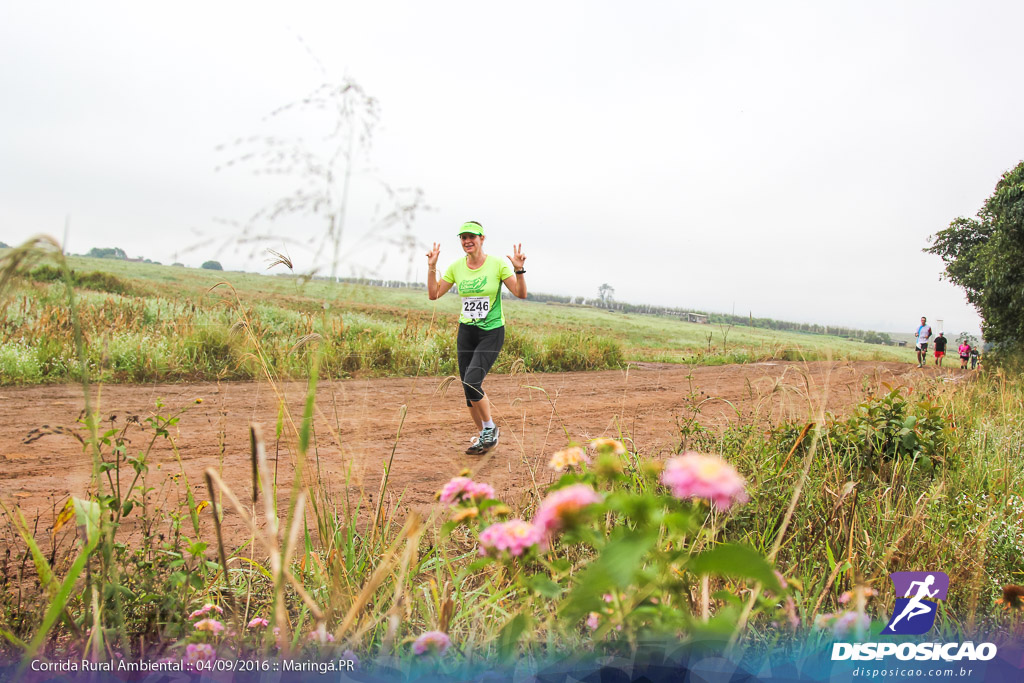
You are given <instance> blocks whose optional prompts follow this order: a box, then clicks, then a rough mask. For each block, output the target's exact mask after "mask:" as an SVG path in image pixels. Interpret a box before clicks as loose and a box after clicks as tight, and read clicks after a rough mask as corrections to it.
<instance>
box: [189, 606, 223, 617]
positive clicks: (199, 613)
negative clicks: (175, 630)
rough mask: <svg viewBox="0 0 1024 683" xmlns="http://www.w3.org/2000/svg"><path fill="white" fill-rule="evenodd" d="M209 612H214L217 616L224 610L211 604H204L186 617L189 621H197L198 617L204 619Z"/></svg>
mask: <svg viewBox="0 0 1024 683" xmlns="http://www.w3.org/2000/svg"><path fill="white" fill-rule="evenodd" d="M210 612H216V613H217V614H224V610H223V609H221V608H220V607H218V606H217V605H214V604H213V603H209V602H208V603H206V604H205V605H203V606H202V607H201V608H200V609H197V610H196V611H195V612H193V613H192V614H190V615H188V618H189V619H198V618H199V617H205V616H206V615H207V614H209V613H210Z"/></svg>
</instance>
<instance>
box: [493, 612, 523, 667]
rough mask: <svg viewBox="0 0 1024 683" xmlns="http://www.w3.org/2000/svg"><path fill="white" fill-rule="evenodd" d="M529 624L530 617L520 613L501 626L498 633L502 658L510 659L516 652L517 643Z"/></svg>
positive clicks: (499, 650)
mask: <svg viewBox="0 0 1024 683" xmlns="http://www.w3.org/2000/svg"><path fill="white" fill-rule="evenodd" d="M529 625H530V617H528V616H527V615H525V614H522V613H520V614H517V615H516V616H514V617H512V619H511V620H510V621H509V622H508V623H506V624H505V625H504V626H502V627H501V631H500V632H499V633H498V652H499V653H500V656H501V658H502V659H509V658H510V657H512V656H513V655H514V654H515V653H516V643H518V642H519V638H521V637H522V635H523V631H525V630H526V628H527V627H528V626H529Z"/></svg>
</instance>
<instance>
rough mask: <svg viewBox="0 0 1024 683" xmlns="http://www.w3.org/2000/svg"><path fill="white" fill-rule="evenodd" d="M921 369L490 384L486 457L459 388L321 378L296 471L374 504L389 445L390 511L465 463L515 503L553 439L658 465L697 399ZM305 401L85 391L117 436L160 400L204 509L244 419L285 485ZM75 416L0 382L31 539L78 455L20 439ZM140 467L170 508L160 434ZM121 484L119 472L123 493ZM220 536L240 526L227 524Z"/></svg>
mask: <svg viewBox="0 0 1024 683" xmlns="http://www.w3.org/2000/svg"><path fill="white" fill-rule="evenodd" d="M922 372H928V371H922V370H918V369H917V368H916V367H914V366H913V365H910V364H900V363H881V362H856V363H848V362H836V363H830V362H820V363H784V362H778V363H758V364H752V365H730V366H722V367H698V368H690V367H687V366H679V365H660V364H640V365H634V366H631V367H630V368H629V370H628V371H607V372H592V373H557V374H544V375H517V376H492V377H489V378H488V379H487V382H486V385H485V388H486V390H487V392H488V394H489V396H490V397H491V400H492V402H493V405H494V415H495V418H496V421H497V422H498V424H499V426H500V427H501V443H500V445H499V446H498V447H497V448H496V449H495V450H494V451H492V452H491V453H490V454H488V455H487V456H485V457H479V456H467V455H465V454H464V450H465V448H466V447H467V445H468V443H469V439H470V437H471V436H472V435H473V430H472V423H471V422H470V420H469V417H468V412H467V410H466V408H465V403H464V401H463V399H462V392H461V389H460V387H459V385H458V384H457V383H456V384H453V385H451V386H450V387H449V389H448V391H447V395H442V394H441V393H440V392H438V389H439V387H440V386H441V385H442V384H443V380H442V378H437V377H424V378H415V379H367V380H359V379H355V380H345V381H322V382H321V383H320V385H319V387H318V390H317V403H316V408H317V418H316V421H315V431H316V435H315V451H314V453H313V456H314V457H313V459H312V460H311V464H310V468H311V469H318V470H319V473H320V475H321V477H322V478H323V479H324V480H325V481H327V482H328V485H329V486H330V488H331V489H332V490H333V491H335V492H341V491H343V490H344V486H345V481H346V470H347V469H348V468H349V466H351V484H350V488H349V489H348V490H349V493H350V494H357V493H359V492H360V490H362V491H363V492H365V493H366V494H367V495H369V494H371V493H372V494H376V491H377V489H378V487H379V485H380V479H381V473H382V469H383V467H382V466H383V463H385V462H387V460H388V459H389V458H390V457H391V454H392V450H393V451H394V464H393V468H392V471H391V475H390V484H389V491H390V493H391V495H392V496H394V497H395V498H394V499H395V500H397V499H398V497H399V496H401V501H402V505H401V507H402V508H411V509H416V510H419V511H421V512H428V511H429V510H430V509H431V508H432V506H433V505H434V493H435V492H436V491H438V490H439V488H440V487H441V486H442V485H443V484H444V483H445V482H446V481H447V480H448V479H449V478H450V477H452V476H455V475H456V474H457V473H458V472H459V470H460V469H462V468H463V467H470V468H472V469H473V471H474V476H475V477H477V478H478V479H480V480H482V481H487V482H489V483H491V484H492V485H493V486H494V487H495V489H496V491H497V492H498V494H499V495H500V496H502V497H504V498H505V500H508V501H511V502H521V501H522V496H523V494H524V493H527V492H529V491H530V490H531V489H532V478H533V477H535V478H536V480H537V482H538V484H540V485H544V484H546V483H548V482H549V481H551V478H552V475H551V473H550V472H549V471H548V470H547V468H546V462H547V458H548V457H549V456H550V454H551V453H552V452H554V451H555V450H558V449H559V448H562V447H564V446H565V445H566V443H567V437H566V434H568V437H569V438H571V439H574V440H577V441H583V440H585V439H588V438H592V437H598V436H613V437H618V436H619V434H620V430H621V434H623V435H626V436H628V437H629V438H631V439H632V441H633V443H634V444H635V445H636V447H637V448H639V449H640V451H641V452H642V453H644V454H646V455H650V456H655V457H657V456H663V455H665V454H668V453H672V452H674V451H675V450H676V448H677V447H678V444H679V433H678V429H677V418H679V417H680V416H689V415H691V414H692V413H691V412H690V411H692V409H693V407H694V406H696V405H698V404H702V405H701V408H700V415H699V422H700V423H702V424H704V425H705V426H708V427H711V428H720V427H722V426H724V425H726V424H727V423H728V422H729V421H734V420H737V419H743V420H750V419H758V420H767V419H772V420H776V421H777V420H780V419H791V420H804V419H806V418H807V417H808V416H809V415H811V414H812V413H814V411H816V410H817V409H818V407H819V406H822V405H824V407H825V409H826V410H829V411H832V412H844V411H845V410H847V409H849V408H850V407H851V406H852V405H854V404H855V403H857V402H858V401H860V400H862V398H863V396H864V392H865V390H866V389H867V388H874V387H880V385H881V384H882V383H883V382H895V383H900V382H901V381H904V380H905V379H909V378H910V377H913V376H916V375H918V374H919V373H922ZM304 392H305V385H304V384H303V383H285V384H281V385H278V386H277V387H276V391H275V387H273V386H272V385H270V384H269V383H222V384H211V383H204V384H157V385H111V386H104V387H102V389H100V390H99V392H98V393H99V396H98V401H99V405H100V406H101V414H102V415H103V417H104V418H105V419H106V418H111V416H116V419H108V421H107V423H106V426H109V425H111V424H112V425H113V427H114V428H121V427H124V425H125V421H126V420H128V419H129V418H130V416H138V417H139V418H140V420H141V421H142V422H143V424H145V420H146V418H147V417H149V416H152V415H154V414H155V413H156V412H157V408H156V402H157V401H158V400H162V401H163V403H164V404H165V407H164V408H161V409H160V410H159V412H160V413H161V414H165V415H166V414H170V413H175V412H177V411H178V410H181V409H186V411H185V412H184V414H182V415H181V417H180V420H179V422H178V423H177V425H175V426H174V427H173V429H172V430H171V434H172V436H173V438H174V442H175V444H176V445H177V448H178V451H179V453H180V454H181V460H182V463H183V465H184V470H185V473H186V475H187V477H188V478H189V481H190V483H191V485H192V486H193V488H194V491H195V495H196V497H197V498H198V499H200V500H202V499H207V498H209V495H208V494H207V493H206V487H205V485H204V484H203V478H202V472H203V470H204V468H206V467H210V466H213V467H216V468H218V469H220V470H221V472H222V473H223V475H222V476H223V478H224V480H225V481H226V482H227V483H228V484H229V485H230V486H231V487H233V488H235V489H236V490H237V491H238V493H239V495H240V497H242V496H243V495H244V494H248V493H249V492H250V491H251V476H250V471H251V468H250V460H249V440H248V425H249V423H250V422H256V423H259V424H261V425H262V428H263V431H264V434H265V435H266V436H267V450H268V454H269V456H270V462H271V463H272V464H274V463H275V462H276V465H277V467H278V477H279V478H280V480H281V481H282V482H284V483H287V482H290V477H291V476H292V473H293V467H292V463H293V458H294V453H293V450H292V444H293V443H294V439H293V438H287V434H288V432H289V430H291V429H292V427H291V426H290V425H289V416H290V418H291V420H294V422H295V423H298V422H299V420H300V418H301V415H302V406H303V402H304ZM196 399H202V402H201V403H197V402H196ZM708 399H710V400H708ZM83 406H84V400H83V395H82V390H81V387H79V386H76V385H68V386H44V387H29V388H17V387H2V388H0V499H2V500H3V501H4V503H5V504H7V505H8V506H10V505H11V504H16V505H18V506H20V507H21V509H22V510H23V511H24V513H25V516H26V517H27V518H29V520H30V522H31V521H32V520H34V519H36V518H38V529H39V531H40V532H42V531H44V530H46V529H48V528H49V525H50V524H51V523H52V519H53V517H54V511H55V510H58V509H59V508H60V506H61V505H62V504H63V503H64V501H65V500H66V499H67V497H68V496H69V495H77V496H82V495H84V494H85V493H86V492H87V489H88V487H89V482H90V473H91V464H90V463H91V461H90V457H89V456H88V454H86V453H83V449H82V446H81V444H79V442H78V441H77V440H75V439H74V438H73V437H71V436H69V435H67V434H60V433H56V434H54V433H51V434H46V435H44V436H41V437H40V438H37V439H35V440H31V442H30V443H26V437H28V436H29V434H30V432H31V431H32V430H33V429H39V428H41V427H43V426H44V425H47V426H49V427H50V428H51V429H52V428H53V427H55V426H63V427H67V428H70V429H71V430H74V431H78V432H80V433H83V434H84V431H83V430H80V429H79V427H78V425H76V420H77V418H78V416H79V414H80V412H81V411H82V409H83ZM403 406H404V407H405V408H404V411H403V408H402V407H403ZM403 412H404V414H405V418H404V423H403V422H402V417H401V416H402V414H403ZM282 414H283V425H284V431H285V434H286V437H285V438H282V439H280V441H278V440H277V439H275V438H274V434H275V428H276V425H277V423H278V419H279V415H282ZM400 425H401V435H400V437H399V438H396V435H397V434H398V432H399V426H400ZM43 431H47V430H43ZM127 435H128V437H129V438H130V440H131V444H130V446H129V449H128V453H129V455H133V454H135V453H137V452H138V451H139V450H141V449H144V448H145V447H146V445H147V444H148V443H149V441H150V439H151V438H152V436H153V430H152V429H151V428H149V427H148V426H147V427H146V428H145V429H142V428H140V427H139V426H137V425H134V424H133V425H131V426H129V427H128V431H127ZM37 436H38V434H37ZM149 462H150V473H149V476H148V482H147V484H148V485H149V486H153V487H156V492H157V493H156V494H155V495H161V491H163V493H162V495H163V496H165V497H170V500H169V501H166V504H169V505H173V504H174V501H175V500H177V499H179V497H181V496H182V495H183V494H182V492H181V488H180V487H178V486H168V487H167V489H166V490H163V489H161V484H162V483H163V482H164V481H165V480H166V479H167V477H168V476H170V475H173V474H175V473H177V472H179V466H178V464H177V460H176V457H175V455H174V452H173V451H172V449H171V448H170V443H169V442H168V441H167V440H166V439H158V440H157V442H156V444H155V446H154V448H153V451H152V455H151V456H150V461H149ZM531 469H532V470H533V472H534V475H533V476H531V473H530V470H531ZM129 474H130V471H129V472H127V473H124V474H122V482H123V484H122V485H123V486H127V485H128V482H129V481H130V480H129V478H128V475H129ZM284 488H287V486H285V487H284ZM228 528H229V530H231V529H232V528H233V529H234V530H235V531H240V530H241V529H240V524H239V523H238V521H237V520H235V521H234V523H231V518H230V516H229V519H228Z"/></svg>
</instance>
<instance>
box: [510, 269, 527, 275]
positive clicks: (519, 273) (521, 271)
mask: <svg viewBox="0 0 1024 683" xmlns="http://www.w3.org/2000/svg"><path fill="white" fill-rule="evenodd" d="M512 272H513V273H515V274H516V275H522V274H524V273H525V272H526V268H523V269H522V270H513V271H512Z"/></svg>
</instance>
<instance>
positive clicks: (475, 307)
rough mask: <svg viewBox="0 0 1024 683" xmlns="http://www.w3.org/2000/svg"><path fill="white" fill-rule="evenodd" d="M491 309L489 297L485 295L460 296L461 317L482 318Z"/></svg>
mask: <svg viewBox="0 0 1024 683" xmlns="http://www.w3.org/2000/svg"><path fill="white" fill-rule="evenodd" d="M490 311H491V298H490V297H487V296H464V297H462V317H463V318H469V319H470V320H482V319H483V318H486V317H487V314H488V313H490Z"/></svg>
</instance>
